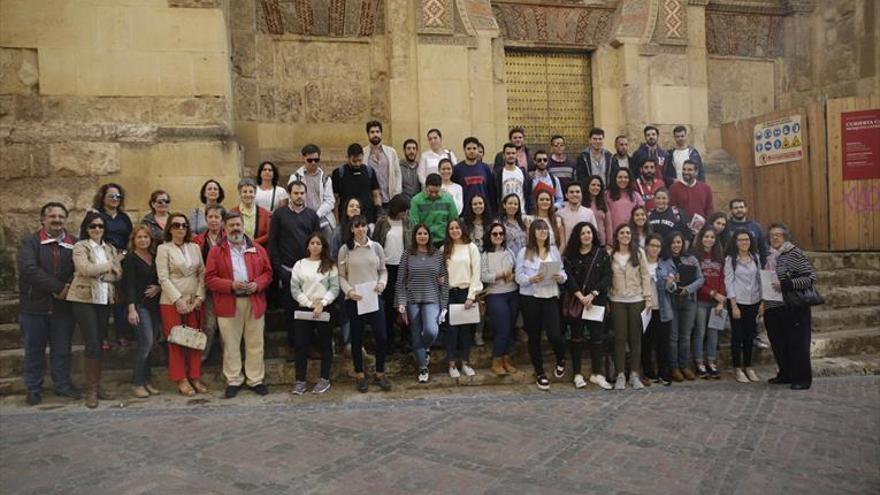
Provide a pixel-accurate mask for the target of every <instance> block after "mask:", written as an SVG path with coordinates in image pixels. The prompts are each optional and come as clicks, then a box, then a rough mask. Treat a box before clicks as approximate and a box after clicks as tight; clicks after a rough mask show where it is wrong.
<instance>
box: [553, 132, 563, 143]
mask: <svg viewBox="0 0 880 495" xmlns="http://www.w3.org/2000/svg"><path fill="white" fill-rule="evenodd" d="M557 139H561V140H562V142H563V143H564V142H565V138H564V137H562V135H561V134H554V135H552V136H550V142H551V143H552V142H553V141H556V140H557Z"/></svg>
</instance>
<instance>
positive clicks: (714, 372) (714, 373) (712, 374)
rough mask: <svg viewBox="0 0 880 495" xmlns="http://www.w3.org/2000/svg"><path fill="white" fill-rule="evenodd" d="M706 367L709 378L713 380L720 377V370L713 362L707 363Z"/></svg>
mask: <svg viewBox="0 0 880 495" xmlns="http://www.w3.org/2000/svg"><path fill="white" fill-rule="evenodd" d="M706 369H707V370H708V371H709V378H712V379H713V380H718V379H720V378H721V372H720V371H718V367H717V366H715V363H709V366H707V367H706Z"/></svg>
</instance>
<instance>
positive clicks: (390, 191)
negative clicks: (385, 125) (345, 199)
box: [365, 120, 401, 212]
mask: <svg viewBox="0 0 880 495" xmlns="http://www.w3.org/2000/svg"><path fill="white" fill-rule="evenodd" d="M367 138H368V139H369V140H370V145H369V146H367V148H366V150H365V151H367V152H368V153H369V155H368V156H367V165H369V166H370V168H372V169H373V171H374V172H375V173H376V180H377V181H378V182H379V196H380V198H381V200H382V211H383V212H385V211H388V202H389V201H391V198H393V197H394V196H396V195H398V194H400V188H401V183H400V168H399V167H395V166H393V165H394V164H396V163H400V158H398V157H397V151H395V150H394V148H392V147H391V146H386V145H384V144H382V123H381V122H379V121H378V120H371V121H369V122H367Z"/></svg>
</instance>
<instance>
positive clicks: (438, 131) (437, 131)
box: [425, 128, 443, 139]
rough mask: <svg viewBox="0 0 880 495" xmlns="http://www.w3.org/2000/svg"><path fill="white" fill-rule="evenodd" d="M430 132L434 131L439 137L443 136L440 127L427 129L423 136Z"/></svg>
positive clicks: (428, 134)
mask: <svg viewBox="0 0 880 495" xmlns="http://www.w3.org/2000/svg"><path fill="white" fill-rule="evenodd" d="M432 132H436V133H437V137H438V138H441V139H442V138H443V133H442V132H440V129H436V128H434V129H428V132H427V133H425V136H430V135H431V133H432Z"/></svg>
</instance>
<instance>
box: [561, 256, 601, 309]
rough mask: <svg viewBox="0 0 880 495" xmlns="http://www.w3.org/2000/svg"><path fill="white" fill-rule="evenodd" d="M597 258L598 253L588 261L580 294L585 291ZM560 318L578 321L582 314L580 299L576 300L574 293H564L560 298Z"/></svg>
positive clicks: (582, 306)
mask: <svg viewBox="0 0 880 495" xmlns="http://www.w3.org/2000/svg"><path fill="white" fill-rule="evenodd" d="M598 257H599V253H598V252H597V253H596V254H594V255H593V259H592V261H590V268H589V269H587V276H586V277H585V278H584V286H583V287H581V292H582V293H583V292H584V291H585V290H586V289H587V286H586V284H587V282H589V281H590V275H591V274H592V273H593V267H594V266H596V258H598ZM561 304H562V316H563V317H564V318H567V319H569V320H580V319H581V316H582V315H583V314H584V305H583V303H582V302H581V300H580V299H578V298H577V296H576V295H574V293H568V292H566V293H564V294H563V297H562V301H561Z"/></svg>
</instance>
